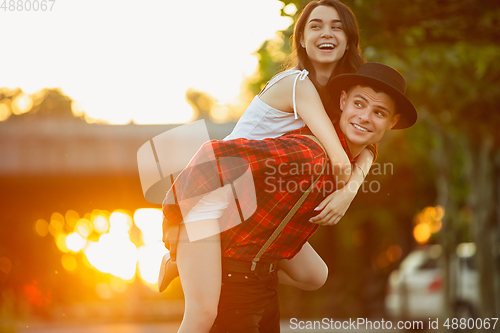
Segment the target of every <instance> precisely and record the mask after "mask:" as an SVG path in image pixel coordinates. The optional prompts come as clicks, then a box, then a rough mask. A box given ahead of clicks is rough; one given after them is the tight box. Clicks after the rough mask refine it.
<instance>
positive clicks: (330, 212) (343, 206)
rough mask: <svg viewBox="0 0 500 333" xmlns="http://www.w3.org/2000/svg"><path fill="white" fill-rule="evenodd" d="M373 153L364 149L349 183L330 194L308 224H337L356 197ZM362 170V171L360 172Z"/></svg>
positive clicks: (371, 161) (370, 163)
mask: <svg viewBox="0 0 500 333" xmlns="http://www.w3.org/2000/svg"><path fill="white" fill-rule="evenodd" d="M373 158H374V156H373V153H372V152H371V151H370V150H369V149H367V148H365V149H363V150H362V151H361V153H360V154H359V156H358V158H357V160H356V165H355V166H354V167H353V170H352V175H351V178H350V179H349V182H348V183H347V184H346V185H345V186H344V187H343V188H342V189H340V190H337V191H335V192H333V193H332V194H330V195H329V196H328V197H326V198H325V200H323V201H322V202H321V203H320V204H319V205H318V207H317V208H316V209H315V210H317V211H321V213H319V214H318V215H316V216H315V217H313V218H311V219H310V222H312V223H317V224H320V225H333V224H337V223H338V222H339V220H340V219H341V218H342V217H343V216H344V214H345V212H346V211H347V209H348V208H349V206H350V205H351V202H352V201H353V200H354V197H356V194H357V193H358V190H359V188H360V187H361V185H362V184H363V182H364V180H365V175H367V174H368V172H369V171H370V167H371V165H372V163H373ZM361 169H362V170H361Z"/></svg>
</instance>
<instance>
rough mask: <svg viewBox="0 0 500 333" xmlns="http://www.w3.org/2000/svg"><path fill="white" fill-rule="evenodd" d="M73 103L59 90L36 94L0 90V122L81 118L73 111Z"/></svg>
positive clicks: (46, 89)
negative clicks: (46, 118)
mask: <svg viewBox="0 0 500 333" xmlns="http://www.w3.org/2000/svg"><path fill="white" fill-rule="evenodd" d="M72 103H73V101H72V99H71V98H70V97H68V96H66V95H64V93H63V92H62V91H61V89H59V88H50V89H49V88H44V89H42V90H39V91H37V92H36V93H34V94H26V93H24V92H23V91H22V90H21V89H19V88H17V89H13V90H11V89H8V88H0V121H4V120H10V121H16V120H26V119H34V117H36V119H40V117H54V118H80V119H83V115H82V116H80V117H76V116H75V114H74V113H73V111H72V107H71V105H72Z"/></svg>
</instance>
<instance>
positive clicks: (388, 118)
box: [339, 85, 400, 155]
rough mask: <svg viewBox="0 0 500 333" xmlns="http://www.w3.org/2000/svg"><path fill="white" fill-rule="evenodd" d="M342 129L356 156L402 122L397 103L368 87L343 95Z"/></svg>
mask: <svg viewBox="0 0 500 333" xmlns="http://www.w3.org/2000/svg"><path fill="white" fill-rule="evenodd" d="M340 109H341V110H342V115H341V116H340V123H339V125H340V129H341V131H342V133H344V135H345V136H346V139H347V141H348V143H349V146H350V149H351V151H352V152H353V154H354V155H356V152H358V153H359V152H360V151H361V150H362V149H363V148H364V147H366V146H367V145H370V144H373V143H377V142H379V141H380V139H382V137H383V136H384V133H385V131H386V130H388V129H391V128H392V127H394V125H396V123H397V122H398V120H399V117H400V114H396V103H395V101H394V99H393V98H392V97H391V96H389V95H388V94H386V93H384V92H382V91H378V90H374V89H372V88H371V87H368V86H360V85H357V86H353V87H351V88H350V89H349V91H348V92H346V91H342V94H341V96H340Z"/></svg>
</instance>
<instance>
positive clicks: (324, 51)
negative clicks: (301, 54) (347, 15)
mask: <svg viewBox="0 0 500 333" xmlns="http://www.w3.org/2000/svg"><path fill="white" fill-rule="evenodd" d="M300 44H301V46H302V47H304V48H305V50H306V53H307V56H308V57H309V59H310V61H311V63H312V64H313V66H314V67H315V68H317V67H318V66H321V67H323V66H325V65H331V66H333V68H335V66H336V65H337V63H338V62H339V60H340V59H341V58H342V57H343V56H344V53H345V50H346V46H347V36H346V34H345V31H344V29H343V27H342V21H341V20H340V16H339V14H338V12H337V10H336V9H335V8H333V7H330V6H318V7H316V8H314V9H313V10H312V12H311V14H310V15H309V17H308V18H307V21H306V25H305V27H304V32H303V34H302V38H301V39H300Z"/></svg>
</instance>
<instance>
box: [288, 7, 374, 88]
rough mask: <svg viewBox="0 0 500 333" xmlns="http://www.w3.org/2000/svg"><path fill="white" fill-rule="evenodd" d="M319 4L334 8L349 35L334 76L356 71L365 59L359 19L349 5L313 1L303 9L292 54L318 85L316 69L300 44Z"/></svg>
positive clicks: (298, 65) (298, 21) (296, 64)
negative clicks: (360, 42)
mask: <svg viewBox="0 0 500 333" xmlns="http://www.w3.org/2000/svg"><path fill="white" fill-rule="evenodd" d="M319 6H330V7H332V8H334V9H335V10H336V11H337V13H338V14H339V16H340V19H341V21H342V28H343V29H344V32H345V34H346V36H347V49H346V51H345V53H344V56H343V57H342V58H341V59H340V60H339V63H338V64H337V66H335V70H334V71H333V73H332V77H334V76H337V75H339V74H344V73H354V72H356V70H357V69H358V67H359V66H361V65H362V64H363V63H364V62H365V59H363V57H362V56H361V48H360V46H359V27H358V21H357V20H356V17H355V16H354V14H353V12H352V11H351V9H350V8H349V7H347V6H346V5H344V4H343V3H341V2H339V1H336V0H321V1H311V2H309V3H308V4H307V5H306V6H305V7H304V9H303V10H302V12H301V14H300V16H299V18H298V19H297V22H296V23H295V29H294V32H293V46H292V50H293V53H292V56H293V58H294V59H295V67H297V68H298V69H307V71H308V72H309V73H310V74H309V77H310V78H311V80H312V81H313V82H314V83H315V85H316V83H317V82H316V71H315V70H314V67H313V65H312V63H311V60H310V59H309V57H308V56H307V53H306V50H305V49H304V48H302V47H301V46H300V39H301V38H302V36H303V34H304V29H305V26H306V23H307V19H308V18H309V15H311V12H312V11H313V10H314V9H315V8H316V7H319Z"/></svg>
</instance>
